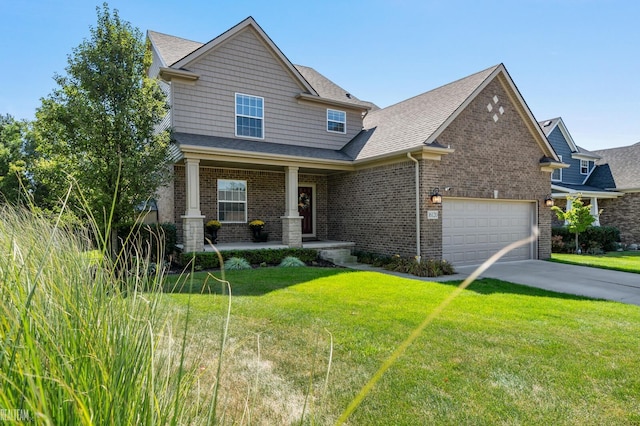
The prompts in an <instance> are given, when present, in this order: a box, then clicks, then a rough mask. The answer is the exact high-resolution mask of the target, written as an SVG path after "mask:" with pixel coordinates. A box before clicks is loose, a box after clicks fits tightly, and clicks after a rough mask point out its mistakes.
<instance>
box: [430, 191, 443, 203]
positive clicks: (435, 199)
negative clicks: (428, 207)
mask: <svg viewBox="0 0 640 426" xmlns="http://www.w3.org/2000/svg"><path fill="white" fill-rule="evenodd" d="M431 202H432V203H433V204H442V195H440V188H433V191H431Z"/></svg>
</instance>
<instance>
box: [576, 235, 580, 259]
mask: <svg viewBox="0 0 640 426" xmlns="http://www.w3.org/2000/svg"><path fill="white" fill-rule="evenodd" d="M580 253H581V252H580V245H579V244H578V233H577V232H576V254H580Z"/></svg>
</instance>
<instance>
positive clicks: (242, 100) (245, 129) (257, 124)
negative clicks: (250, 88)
mask: <svg viewBox="0 0 640 426" xmlns="http://www.w3.org/2000/svg"><path fill="white" fill-rule="evenodd" d="M236 136H247V137H250V138H258V139H263V138H264V99H263V98H261V97H259V96H251V95H244V94H242V93H236Z"/></svg>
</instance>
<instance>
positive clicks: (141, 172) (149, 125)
mask: <svg viewBox="0 0 640 426" xmlns="http://www.w3.org/2000/svg"><path fill="white" fill-rule="evenodd" d="M96 10H97V15H98V16H97V17H98V19H97V25H96V26H95V27H92V28H91V29H90V32H91V37H90V38H89V39H85V40H84V41H83V42H82V43H81V44H80V45H79V46H78V47H76V48H75V49H73V53H72V54H71V55H69V57H68V66H67V68H66V75H56V76H55V81H56V83H57V85H58V86H59V87H58V88H57V89H56V90H54V91H53V93H52V94H51V95H49V97H47V98H46V99H43V100H42V105H41V106H40V108H39V109H38V111H37V112H36V121H35V123H34V140H35V149H34V152H35V155H34V157H35V160H34V163H35V166H34V172H33V175H34V180H35V181H36V182H37V185H39V188H40V191H41V192H42V193H47V194H49V195H48V197H49V199H48V201H49V202H51V201H52V200H56V199H57V197H60V196H61V195H62V194H61V191H63V190H64V187H65V186H66V185H62V184H61V182H63V181H65V180H66V179H67V178H69V180H70V181H72V182H75V183H76V185H77V189H78V191H79V193H80V194H81V197H82V198H84V200H86V206H87V207H88V209H89V212H90V213H91V215H93V216H94V218H95V219H96V222H97V224H98V226H99V227H100V228H101V231H103V235H105V236H106V235H107V232H108V231H111V232H112V231H113V229H112V228H111V227H110V225H111V224H118V223H121V222H123V221H127V220H130V219H132V218H134V216H135V208H136V206H137V205H140V203H142V202H143V201H145V200H146V199H148V198H149V197H152V196H153V195H154V194H155V191H156V190H157V189H158V188H159V187H160V186H161V185H163V184H165V183H167V181H168V179H169V173H168V165H169V157H168V143H169V135H168V131H163V132H158V131H157V127H158V124H159V123H160V121H161V120H162V118H163V117H164V115H165V114H166V112H167V103H166V99H165V95H164V93H163V92H162V91H161V89H160V87H159V86H158V83H157V81H156V80H154V79H151V78H149V77H148V76H147V74H146V71H147V70H148V68H149V66H150V64H151V53H150V50H149V49H148V48H147V45H146V44H145V41H144V38H143V35H142V33H141V32H140V31H139V30H138V29H137V28H134V27H132V26H131V24H130V23H128V22H126V21H123V20H121V19H120V16H119V15H118V11H117V10H113V11H111V10H110V9H109V7H108V5H107V4H106V3H105V4H103V6H102V8H100V7H98V8H96Z"/></svg>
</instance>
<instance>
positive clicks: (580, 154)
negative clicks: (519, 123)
mask: <svg viewBox="0 0 640 426" xmlns="http://www.w3.org/2000/svg"><path fill="white" fill-rule="evenodd" d="M538 124H540V128H541V129H542V131H543V132H544V135H545V136H549V135H550V134H551V132H553V131H554V130H555V128H556V127H557V128H558V129H559V130H560V132H561V133H562V136H563V137H564V140H566V141H567V145H569V149H571V152H572V153H574V154H575V155H572V157H573V158H577V159H580V158H582V159H583V160H591V161H595V160H597V159H598V158H600V157H599V156H598V155H596V154H594V153H593V152H591V151H587V150H586V149H584V148H582V147H580V146H578V145H576V143H575V142H574V141H573V137H571V133H569V130H568V129H567V126H566V125H565V124H564V121H563V120H562V117H556V118H552V119H550V120H543V121H539V122H538Z"/></svg>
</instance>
